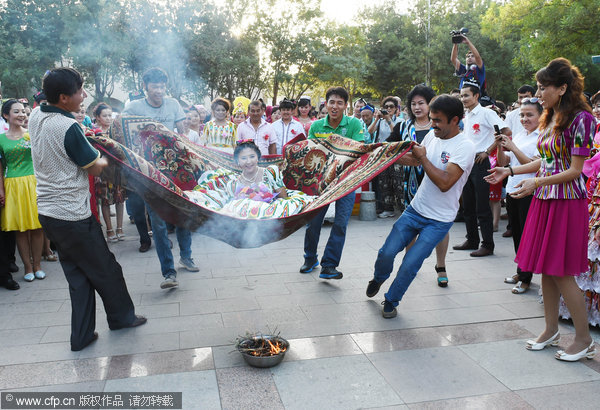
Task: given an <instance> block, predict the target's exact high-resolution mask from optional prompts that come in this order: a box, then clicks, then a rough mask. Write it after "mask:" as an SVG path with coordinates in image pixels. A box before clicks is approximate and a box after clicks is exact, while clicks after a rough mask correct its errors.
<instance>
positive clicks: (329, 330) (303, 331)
mask: <svg viewBox="0 0 600 410" xmlns="http://www.w3.org/2000/svg"><path fill="white" fill-rule="evenodd" d="M277 330H278V331H280V332H281V335H283V336H284V337H285V338H286V339H299V338H305V337H316V336H330V335H343V334H346V333H348V332H350V333H352V332H358V331H359V330H360V325H359V323H356V321H355V320H353V319H351V318H322V319H320V320H310V321H305V322H298V323H284V324H282V325H281V326H278V328H277Z"/></svg>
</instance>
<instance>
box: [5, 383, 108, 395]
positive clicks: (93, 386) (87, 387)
mask: <svg viewBox="0 0 600 410" xmlns="http://www.w3.org/2000/svg"><path fill="white" fill-rule="evenodd" d="M105 384H106V381H105V380H98V381H91V382H80V383H70V384H52V385H48V386H37V387H27V388H22V387H21V388H17V389H11V390H3V392H17V391H18V392H38V393H42V392H48V393H61V392H65V393H70V392H81V393H85V392H90V393H92V392H94V393H96V392H101V391H104V385H105Z"/></svg>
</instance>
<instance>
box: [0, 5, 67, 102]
mask: <svg viewBox="0 0 600 410" xmlns="http://www.w3.org/2000/svg"><path fill="white" fill-rule="evenodd" d="M69 3H70V1H66V0H30V1H27V2H23V1H15V0H6V5H5V7H4V8H3V9H2V10H0V37H1V38H2V43H1V46H0V55H1V56H2V58H1V59H0V81H2V88H3V90H2V91H3V95H4V96H14V97H17V96H18V97H23V96H30V95H33V92H34V91H35V89H36V87H39V85H40V81H41V78H42V77H43V75H44V72H45V71H46V68H47V67H52V66H54V64H55V62H57V61H61V59H62V58H63V56H64V54H65V51H66V49H67V46H68V41H67V40H66V39H64V38H63V37H62V36H57V35H56V34H57V33H61V32H62V31H63V29H64V26H65V24H66V22H65V21H64V20H63V11H64V10H65V8H66V6H67V5H68V4H69Z"/></svg>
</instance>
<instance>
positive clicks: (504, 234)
mask: <svg viewBox="0 0 600 410" xmlns="http://www.w3.org/2000/svg"><path fill="white" fill-rule="evenodd" d="M511 236H512V230H511V229H507V230H506V231H504V233H503V234H502V237H503V238H510V237H511Z"/></svg>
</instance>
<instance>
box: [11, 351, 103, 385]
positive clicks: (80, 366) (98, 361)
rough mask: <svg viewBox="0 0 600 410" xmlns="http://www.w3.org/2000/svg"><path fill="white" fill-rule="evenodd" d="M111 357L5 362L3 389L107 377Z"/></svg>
mask: <svg viewBox="0 0 600 410" xmlns="http://www.w3.org/2000/svg"><path fill="white" fill-rule="evenodd" d="M108 364H109V359H108V358H107V357H101V358H94V359H79V360H57V361H48V362H41V363H39V362H38V363H27V364H23V363H20V364H15V365H9V366H3V367H2V370H1V371H0V389H2V390H5V389H17V388H31V387H36V386H54V385H62V384H70V383H78V382H88V381H97V380H103V379H105V378H106V374H107V369H108Z"/></svg>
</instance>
